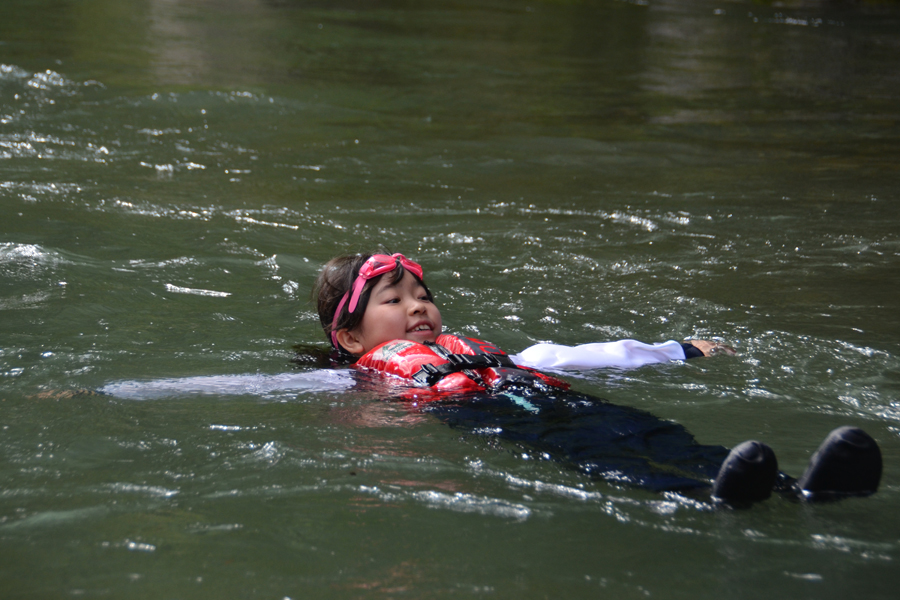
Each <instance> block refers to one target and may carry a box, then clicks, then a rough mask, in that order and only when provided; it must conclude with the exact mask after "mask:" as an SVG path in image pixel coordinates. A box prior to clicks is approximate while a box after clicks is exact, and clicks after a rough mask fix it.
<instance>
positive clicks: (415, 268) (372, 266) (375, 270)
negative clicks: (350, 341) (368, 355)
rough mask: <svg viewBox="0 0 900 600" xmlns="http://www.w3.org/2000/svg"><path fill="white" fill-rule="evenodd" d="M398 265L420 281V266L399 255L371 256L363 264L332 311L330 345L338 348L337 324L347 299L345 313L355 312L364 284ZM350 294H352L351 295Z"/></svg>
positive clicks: (421, 272)
mask: <svg viewBox="0 0 900 600" xmlns="http://www.w3.org/2000/svg"><path fill="white" fill-rule="evenodd" d="M398 265H403V268H404V269H406V270H407V271H409V272H410V273H412V274H413V275H415V276H416V277H418V278H419V279H420V280H421V279H422V274H423V271H422V267H421V265H419V264H417V263H414V262H413V261H411V260H409V259H408V258H406V257H405V256H403V255H402V254H400V253H397V254H392V255H391V256H388V255H387V254H373V255H372V256H370V257H369V259H368V260H367V261H366V262H365V263H363V266H362V267H360V268H359V275H358V276H357V278H356V281H354V282H353V287H352V288H351V289H349V290H347V292H346V293H344V297H343V298H341V301H340V303H339V304H338V307H337V310H336V311H334V320H333V321H332V322H331V343H332V344H334V347H335V348H339V347H340V346H338V341H337V334H336V331H337V323H338V317H340V316H341V310H342V309H343V308H344V304H345V303H346V302H347V298H350V305H349V306H348V307H347V312H349V313H353V312H354V311H355V310H356V305H357V304H358V303H359V295H360V294H362V290H363V287H364V286H365V285H366V282H367V281H368V280H370V279H373V278H375V277H378V276H379V275H384V274H385V273H390V272H391V271H393V270H394V269H396V268H397V266H398ZM351 292H352V293H353V294H352V295H351Z"/></svg>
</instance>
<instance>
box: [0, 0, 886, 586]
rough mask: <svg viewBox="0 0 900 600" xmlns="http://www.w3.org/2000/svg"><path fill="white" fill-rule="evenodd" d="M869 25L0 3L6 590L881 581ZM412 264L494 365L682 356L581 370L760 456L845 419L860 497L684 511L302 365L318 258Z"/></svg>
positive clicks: (461, 9) (851, 10) (116, 1)
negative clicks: (634, 349) (283, 384)
mask: <svg viewBox="0 0 900 600" xmlns="http://www.w3.org/2000/svg"><path fill="white" fill-rule="evenodd" d="M898 56H900V10H898V7H897V5H896V4H895V3H890V2H888V3H878V2H872V3H865V2H864V3H850V2H847V3H843V2H788V3H784V4H781V5H775V4H774V3H768V2H743V1H729V2H724V1H713V0H700V1H697V2H688V1H681V2H679V1H676V0H659V1H658V0H646V1H636V2H614V1H601V0H597V1H589V0H585V1H577V0H571V1H562V0H558V1H550V0H544V1H540V0H535V1H530V0H529V1H525V0H491V1H489V2H476V1H469V0H456V1H451V0H429V1H420V2H414V1H411V0H410V1H400V0H386V1H376V0H355V1H354V0H344V1H337V2H312V1H302V0H221V1H213V0H4V2H3V3H2V6H0V427H2V434H0V597H2V598H70V597H91V598H93V597H104V598H154V599H156V598H272V599H278V600H281V599H283V598H294V599H296V598H308V597H309V598H436V597H487V598H493V597H497V598H595V597H602V598H615V599H619V598H645V597H650V598H691V599H693V598H761V597H771V598H841V599H845V598H848V597H853V598H893V597H894V596H895V594H896V589H897V587H898V585H900V569H898V566H897V564H896V561H897V560H898V559H900V516H898V515H900V484H898V481H900V399H898V393H900V344H898V338H900V318H898V317H897V305H898V304H897V297H898V292H900V283H898V282H900V268H898V266H900V234H898V231H900V230H898V225H897V221H898V219H897V217H898V209H897V206H898V204H897V203H898V200H900V198H898V183H900V177H898V175H900V167H898V165H900V127H898V123H900V110H898V106H900V60H898ZM376 247H386V248H388V249H390V250H392V251H402V252H404V253H405V254H407V255H408V256H410V257H411V258H414V259H415V260H417V261H418V262H421V263H422V265H423V267H424V268H425V273H426V279H427V281H428V283H429V285H430V287H431V289H432V290H433V291H434V292H435V295H436V300H437V302H438V304H439V305H440V307H441V310H442V314H443V319H444V324H445V328H446V330H448V331H449V332H452V333H458V334H465V335H475V336H479V337H482V338H484V339H488V340H491V341H493V342H494V343H496V344H498V345H500V346H501V347H504V348H506V349H508V350H509V351H518V350H520V349H522V348H524V347H526V346H528V345H530V344H532V343H535V342H538V341H553V342H557V343H564V344H576V343H585V342H594V341H606V340H612V339H620V338H628V337H631V338H636V339H640V340H642V341H646V342H658V341H664V340H667V339H677V340H681V339H685V338H690V337H695V338H714V339H720V340H724V341H727V342H728V343H730V344H732V345H733V346H734V347H735V348H736V349H737V350H738V353H739V354H738V356H737V357H734V358H730V357H718V358H715V359H706V360H696V361H691V362H690V363H672V364H666V365H657V366H650V367H645V368H641V369H636V370H634V371H627V372H621V371H599V372H591V373H582V374H576V375H575V376H573V377H572V378H571V380H572V381H573V383H574V387H575V388H576V389H577V390H578V391H582V392H586V393H589V394H592V395H596V396H600V397H603V398H607V399H609V400H610V401H612V402H615V403H618V404H623V405H628V406H635V407H638V408H642V409H646V410H649V411H651V412H652V413H654V414H657V415H659V416H661V417H664V418H667V419H672V420H674V421H677V422H679V423H682V424H684V425H685V426H686V427H687V428H688V429H690V430H691V431H692V432H693V433H694V434H695V435H696V437H697V439H698V440H699V441H700V442H701V443H705V444H723V445H726V446H732V445H734V444H736V443H738V442H740V441H742V440H745V439H750V438H755V439H760V440H763V441H765V442H767V443H768V444H770V445H771V446H772V447H773V448H774V449H775V451H776V453H777V455H778V458H779V464H780V466H781V468H782V469H783V470H784V471H786V472H787V473H789V474H793V475H795V476H796V475H799V474H800V473H801V472H802V471H803V469H804V468H805V465H806V463H807V461H808V460H809V457H810V455H811V453H812V452H813V451H814V450H815V448H816V446H817V445H818V443H819V442H820V441H821V440H822V438H824V436H825V435H826V434H827V433H828V431H830V430H831V429H833V428H834V427H837V426H840V425H844V424H852V425H857V426H860V427H863V428H864V429H866V430H867V431H868V432H870V433H871V434H872V435H873V436H874V437H875V438H876V439H877V440H878V442H879V443H880V445H881V447H882V451H883V454H884V461H885V471H884V479H883V483H882V487H881V489H880V491H879V492H878V494H876V495H875V496H873V497H871V498H865V499H851V500H846V501H843V502H839V503H833V504H802V503H796V502H791V501H789V500H786V499H784V498H780V497H776V498H772V499H771V500H769V501H767V502H764V503H761V504H758V505H756V506H754V507H753V508H751V509H749V510H743V511H735V510H729V509H713V508H712V507H711V505H710V504H708V503H706V502H703V501H698V500H696V499H689V498H685V497H681V496H679V495H677V494H657V493H653V492H649V491H645V490H641V489H635V488H632V487H627V486H615V485H611V484H609V483H604V482H595V481H591V480H588V479H586V478H584V477H583V476H581V475H579V474H577V473H575V472H573V471H570V470H567V469H565V468H564V467H562V466H560V465H559V464H557V463H554V462H552V461H542V460H538V459H539V457H536V456H531V455H529V454H528V450H527V449H523V448H517V447H514V446H510V445H506V444H502V443H497V442H496V440H492V439H491V438H490V437H487V436H484V437H479V436H471V435H463V433H462V432H460V431H456V430H453V429H450V428H448V427H447V426H445V425H443V424H441V423H439V422H437V421H436V420H434V419H431V418H429V417H428V416H427V415H422V414H419V413H418V412H416V411H415V410H413V409H410V408H409V407H407V406H404V405H401V404H396V403H385V402H383V401H381V399H380V398H379V397H377V395H373V394H367V393H362V392H345V391H340V390H334V391H328V390H325V391H323V390H318V391H308V392H300V393H298V392H296V391H294V392H277V391H275V392H272V391H265V392H254V391H253V389H247V390H245V391H244V392H242V393H239V394H233V393H230V394H222V393H220V394H193V393H187V392H185V393H182V394H179V393H173V394H172V395H171V396H170V397H165V398H153V399H145V400H135V399H125V398H118V397H114V396H107V395H96V394H90V393H73V392H77V391H79V390H89V391H90V390H98V389H101V388H102V387H103V386H106V385H108V384H110V383H114V382H121V381H136V382H147V381H156V380H160V379H168V378H179V377H194V376H218V375H239V374H261V375H271V374H279V373H285V372H303V371H304V370H311V369H312V368H313V367H311V366H302V365H300V366H298V365H296V364H294V363H292V362H291V359H292V358H293V356H294V349H293V347H294V345H295V344H320V345H322V347H324V344H325V340H324V337H323V335H322V332H321V328H320V326H319V324H318V319H317V317H316V315H315V312H314V310H315V309H314V306H313V305H312V304H311V303H310V302H309V294H310V290H311V287H312V283H313V280H314V278H315V275H316V273H317V272H318V270H319V269H320V268H321V266H322V264H323V263H324V262H325V261H327V260H328V259H329V258H331V257H332V256H334V255H336V254H340V253H343V252H355V251H365V250H369V249H372V248H376Z"/></svg>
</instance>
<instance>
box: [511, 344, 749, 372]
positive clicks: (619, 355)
mask: <svg viewBox="0 0 900 600" xmlns="http://www.w3.org/2000/svg"><path fill="white" fill-rule="evenodd" d="M718 353H723V354H731V355H733V354H734V350H732V349H731V348H729V347H728V346H725V345H724V344H717V343H715V342H709V341H706V340H693V341H691V342H690V343H685V344H682V343H680V342H676V341H674V340H669V341H668V342H662V343H660V344H645V343H643V342H638V341H636V340H619V341H616V342H602V343H594V344H582V345H580V346H561V345H559V344H536V345H534V346H531V347H529V348H526V349H525V350H522V351H521V352H519V353H518V354H515V355H513V356H511V357H510V358H512V360H513V362H514V363H516V364H517V365H521V366H523V367H532V368H535V369H550V370H561V371H565V370H574V371H587V370H590V369H603V368H619V369H633V368H636V367H640V366H643V365H649V364H653V363H661V362H669V361H672V360H685V359H687V358H694V357H698V356H710V355H712V354H718Z"/></svg>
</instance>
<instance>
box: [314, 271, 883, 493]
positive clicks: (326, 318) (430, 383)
mask: <svg viewBox="0 0 900 600" xmlns="http://www.w3.org/2000/svg"><path fill="white" fill-rule="evenodd" d="M423 277H424V275H423V270H422V267H421V266H420V265H418V264H416V263H414V262H412V261H411V260H409V259H408V258H406V257H405V256H403V255H402V254H393V255H387V254H361V255H354V256H339V257H336V258H334V259H332V260H331V261H329V262H328V263H327V264H326V265H325V267H324V268H323V269H322V271H321V273H320V274H319V277H318V279H317V281H316V288H315V294H316V297H317V308H318V313H319V319H320V321H321V323H322V327H323V329H324V330H325V333H326V335H327V336H328V337H329V339H330V340H331V343H332V345H333V347H334V351H335V353H336V354H337V355H339V356H341V357H343V358H345V359H347V360H349V361H353V362H354V367H356V368H358V369H361V370H367V371H376V372H382V373H385V374H387V375H391V376H394V377H400V378H402V379H404V380H406V382H407V383H408V384H409V385H410V386H411V387H413V388H421V389H422V390H423V391H425V392H429V393H424V394H422V395H413V397H415V398H417V399H419V400H423V399H424V400H429V399H440V398H446V397H447V396H446V393H450V392H471V391H479V392H482V393H483V392H488V393H493V394H497V395H503V394H507V395H508V396H509V397H510V398H514V399H516V400H517V401H519V404H520V406H526V407H528V406H530V407H531V409H533V411H534V412H537V409H536V408H535V407H534V405H533V404H530V403H529V402H528V400H527V399H526V398H523V397H522V395H521V393H522V392H521V390H527V389H532V390H537V391H538V392H542V393H546V392H547V391H553V390H565V389H567V388H568V385H567V384H565V383H564V382H561V381H559V380H557V379H555V378H553V377H550V376H548V375H545V374H543V373H540V372H538V371H535V370H534V369H548V370H565V369H577V370H584V369H592V368H602V367H620V368H633V367H638V366H641V365H646V364H651V363H659V362H666V361H672V360H685V359H689V358H695V357H700V356H710V355H713V354H718V353H725V354H734V351H733V350H732V349H730V348H728V347H727V346H724V345H722V344H717V343H714V342H709V341H701V340H698V341H692V342H690V343H679V342H675V341H668V342H665V343H661V344H643V343H641V342H636V341H634V340H621V341H617V342H607V343H597V344H584V345H580V346H575V347H569V346H560V345H556V344H537V345H535V346H531V347H529V348H527V349H525V350H523V351H522V352H520V353H518V354H515V355H512V356H508V355H506V354H505V353H504V352H503V351H502V350H499V349H498V348H496V347H495V346H493V345H491V344H489V343H487V342H483V341H481V340H473V339H470V338H460V337H456V336H451V335H445V334H443V331H442V330H443V323H442V321H441V313H440V310H438V307H437V306H436V305H435V303H434V298H433V296H432V294H431V291H430V290H429V289H428V287H427V286H426V285H425V282H424V279H423ZM509 389H514V390H516V391H517V393H518V395H517V394H513V393H511V392H509V391H504V390H509ZM433 391H436V392H440V393H442V394H443V395H441V394H439V393H430V392H433ZM581 398H584V397H581ZM522 403H524V404H522ZM571 404H573V405H574V404H577V403H571ZM582 404H584V403H582ZM588 404H590V403H588ZM595 404H596V403H595ZM610 406H614V405H608V404H606V405H605V407H604V410H605V411H606V413H605V415H606V416H603V415H600V417H598V414H599V413H597V411H596V410H594V411H592V412H591V415H590V418H591V419H593V420H592V421H590V422H592V423H595V424H596V422H597V420H598V418H608V419H619V420H620V421H622V422H625V421H627V422H628V423H629V424H633V423H635V422H637V421H640V420H642V419H643V420H644V421H647V422H648V423H650V427H644V428H643V429H641V427H642V426H640V427H638V430H640V431H641V432H642V433H641V434H640V435H638V436H637V437H640V438H642V441H640V444H643V445H647V444H649V442H648V441H647V439H649V438H651V437H653V436H658V435H659V433H658V432H659V431H662V430H666V433H665V434H664V435H665V436H668V438H670V439H674V440H677V442H676V443H677V444H678V445H679V446H678V447H677V448H674V450H673V453H674V454H679V455H681V456H682V458H684V456H690V457H691V458H690V461H694V462H697V461H700V462H706V463H709V462H712V463H718V462H719V461H721V467H719V465H718V464H715V466H716V467H717V468H718V472H717V473H716V475H715V481H714V484H713V497H714V498H718V499H721V500H725V501H729V502H747V501H749V502H753V501H757V500H761V499H764V498H766V497H768V496H769V495H770V494H771V492H772V490H773V488H774V487H775V486H776V483H777V482H778V481H779V480H780V481H781V486H782V488H787V487H791V489H793V490H794V491H797V492H799V493H801V494H802V496H804V497H807V498H818V497H829V496H833V495H865V494H870V493H873V492H874V491H875V490H876V489H877V487H878V483H879V481H880V477H881V454H880V451H879V449H878V446H877V444H876V443H875V441H874V440H873V439H872V438H871V437H870V436H869V435H868V434H866V433H865V432H863V431H862V430H860V429H858V428H854V427H842V428H839V429H836V430H835V431H833V432H832V433H831V434H830V435H829V437H828V438H826V440H825V442H823V444H822V446H820V448H819V450H818V451H817V452H816V454H815V455H814V456H813V459H812V460H811V462H810V466H809V468H808V469H807V471H806V473H804V475H803V477H801V478H800V480H798V481H796V482H794V481H793V480H791V479H790V478H788V477H787V476H785V475H783V474H779V473H778V466H777V461H776V459H775V455H774V453H773V452H772V450H771V448H769V447H768V446H766V445H765V444H762V443H760V442H756V441H748V442H744V443H743V444H740V445H738V446H736V447H735V448H734V449H732V450H731V452H730V453H728V454H727V456H725V458H724V461H722V458H721V457H722V456H724V453H725V452H727V451H725V450H724V449H722V448H721V447H713V446H701V445H699V444H697V443H696V442H695V441H694V440H693V436H691V435H690V434H689V433H688V432H687V431H686V430H684V429H683V428H681V427H680V426H676V425H675V424H671V423H667V422H663V421H661V420H659V419H657V418H656V417H653V416H652V415H649V414H647V413H642V412H640V411H635V410H634V409H625V408H623V407H615V408H616V409H617V410H618V412H616V414H615V415H612V413H611V412H609V407H610ZM573 410H574V409H573ZM623 411H624V412H627V414H626V415H624V416H623ZM572 414H575V413H572ZM580 414H582V416H583V415H584V414H585V413H584V412H583V411H582V413H580ZM557 416H558V415H557ZM479 418H481V417H479ZM584 422H585V423H587V422H589V420H588V419H587V417H585V421H584ZM660 423H662V424H663V427H660V425H659V424H660ZM630 426H632V425H630ZM522 427H526V428H527V427H532V428H533V423H530V424H528V425H527V426H526V425H522ZM648 431H649V432H650V433H647V432H648ZM673 431H674V434H673ZM573 435H576V436H577V435H578V433H577V432H576V433H574V434H573ZM616 435H618V432H616ZM542 437H545V436H544V434H541V435H540V436H537V437H536V438H535V440H536V443H542V440H541V438H542ZM562 444H563V445H562V446H560V445H558V446H557V447H559V448H563V447H567V446H566V444H567V442H562ZM568 445H569V446H571V444H568ZM670 446H671V443H670ZM719 450H722V453H719ZM629 452H631V450H626V451H625V452H624V453H622V456H627V455H628V453H629ZM565 453H567V454H571V451H570V449H567V450H565ZM570 458H571V457H570ZM572 460H575V459H574V458H573V459H572ZM585 460H587V459H585ZM656 460H658V459H656V458H654V461H653V462H655V461H656ZM598 461H600V462H603V461H602V460H601V459H598V458H597V457H596V456H593V457H591V458H590V460H589V461H587V463H585V464H590V465H593V466H596V465H597V464H599V463H598ZM582 462H584V461H582ZM645 462H649V461H645ZM673 462H674V458H673ZM695 466H696V465H695ZM603 468H604V469H606V470H605V471H604V472H610V468H609V465H604V467H603ZM583 470H586V471H590V468H583ZM612 470H613V471H616V469H615V468H613V469H612ZM695 471H701V472H705V471H703V469H695ZM707 471H708V470H707ZM638 483H641V481H640V480H638Z"/></svg>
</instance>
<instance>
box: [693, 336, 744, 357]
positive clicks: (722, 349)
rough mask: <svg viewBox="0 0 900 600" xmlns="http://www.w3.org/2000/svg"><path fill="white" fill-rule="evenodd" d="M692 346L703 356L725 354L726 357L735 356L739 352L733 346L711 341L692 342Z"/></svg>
mask: <svg viewBox="0 0 900 600" xmlns="http://www.w3.org/2000/svg"><path fill="white" fill-rule="evenodd" d="M689 343H690V344H691V346H693V347H694V348H696V349H697V350H699V351H700V352H702V353H703V356H716V355H719V354H725V355H726V356H734V355H735V354H737V352H735V351H734V348H732V347H731V346H726V345H725V344H720V343H719V342H712V341H710V340H690V341H689Z"/></svg>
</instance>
